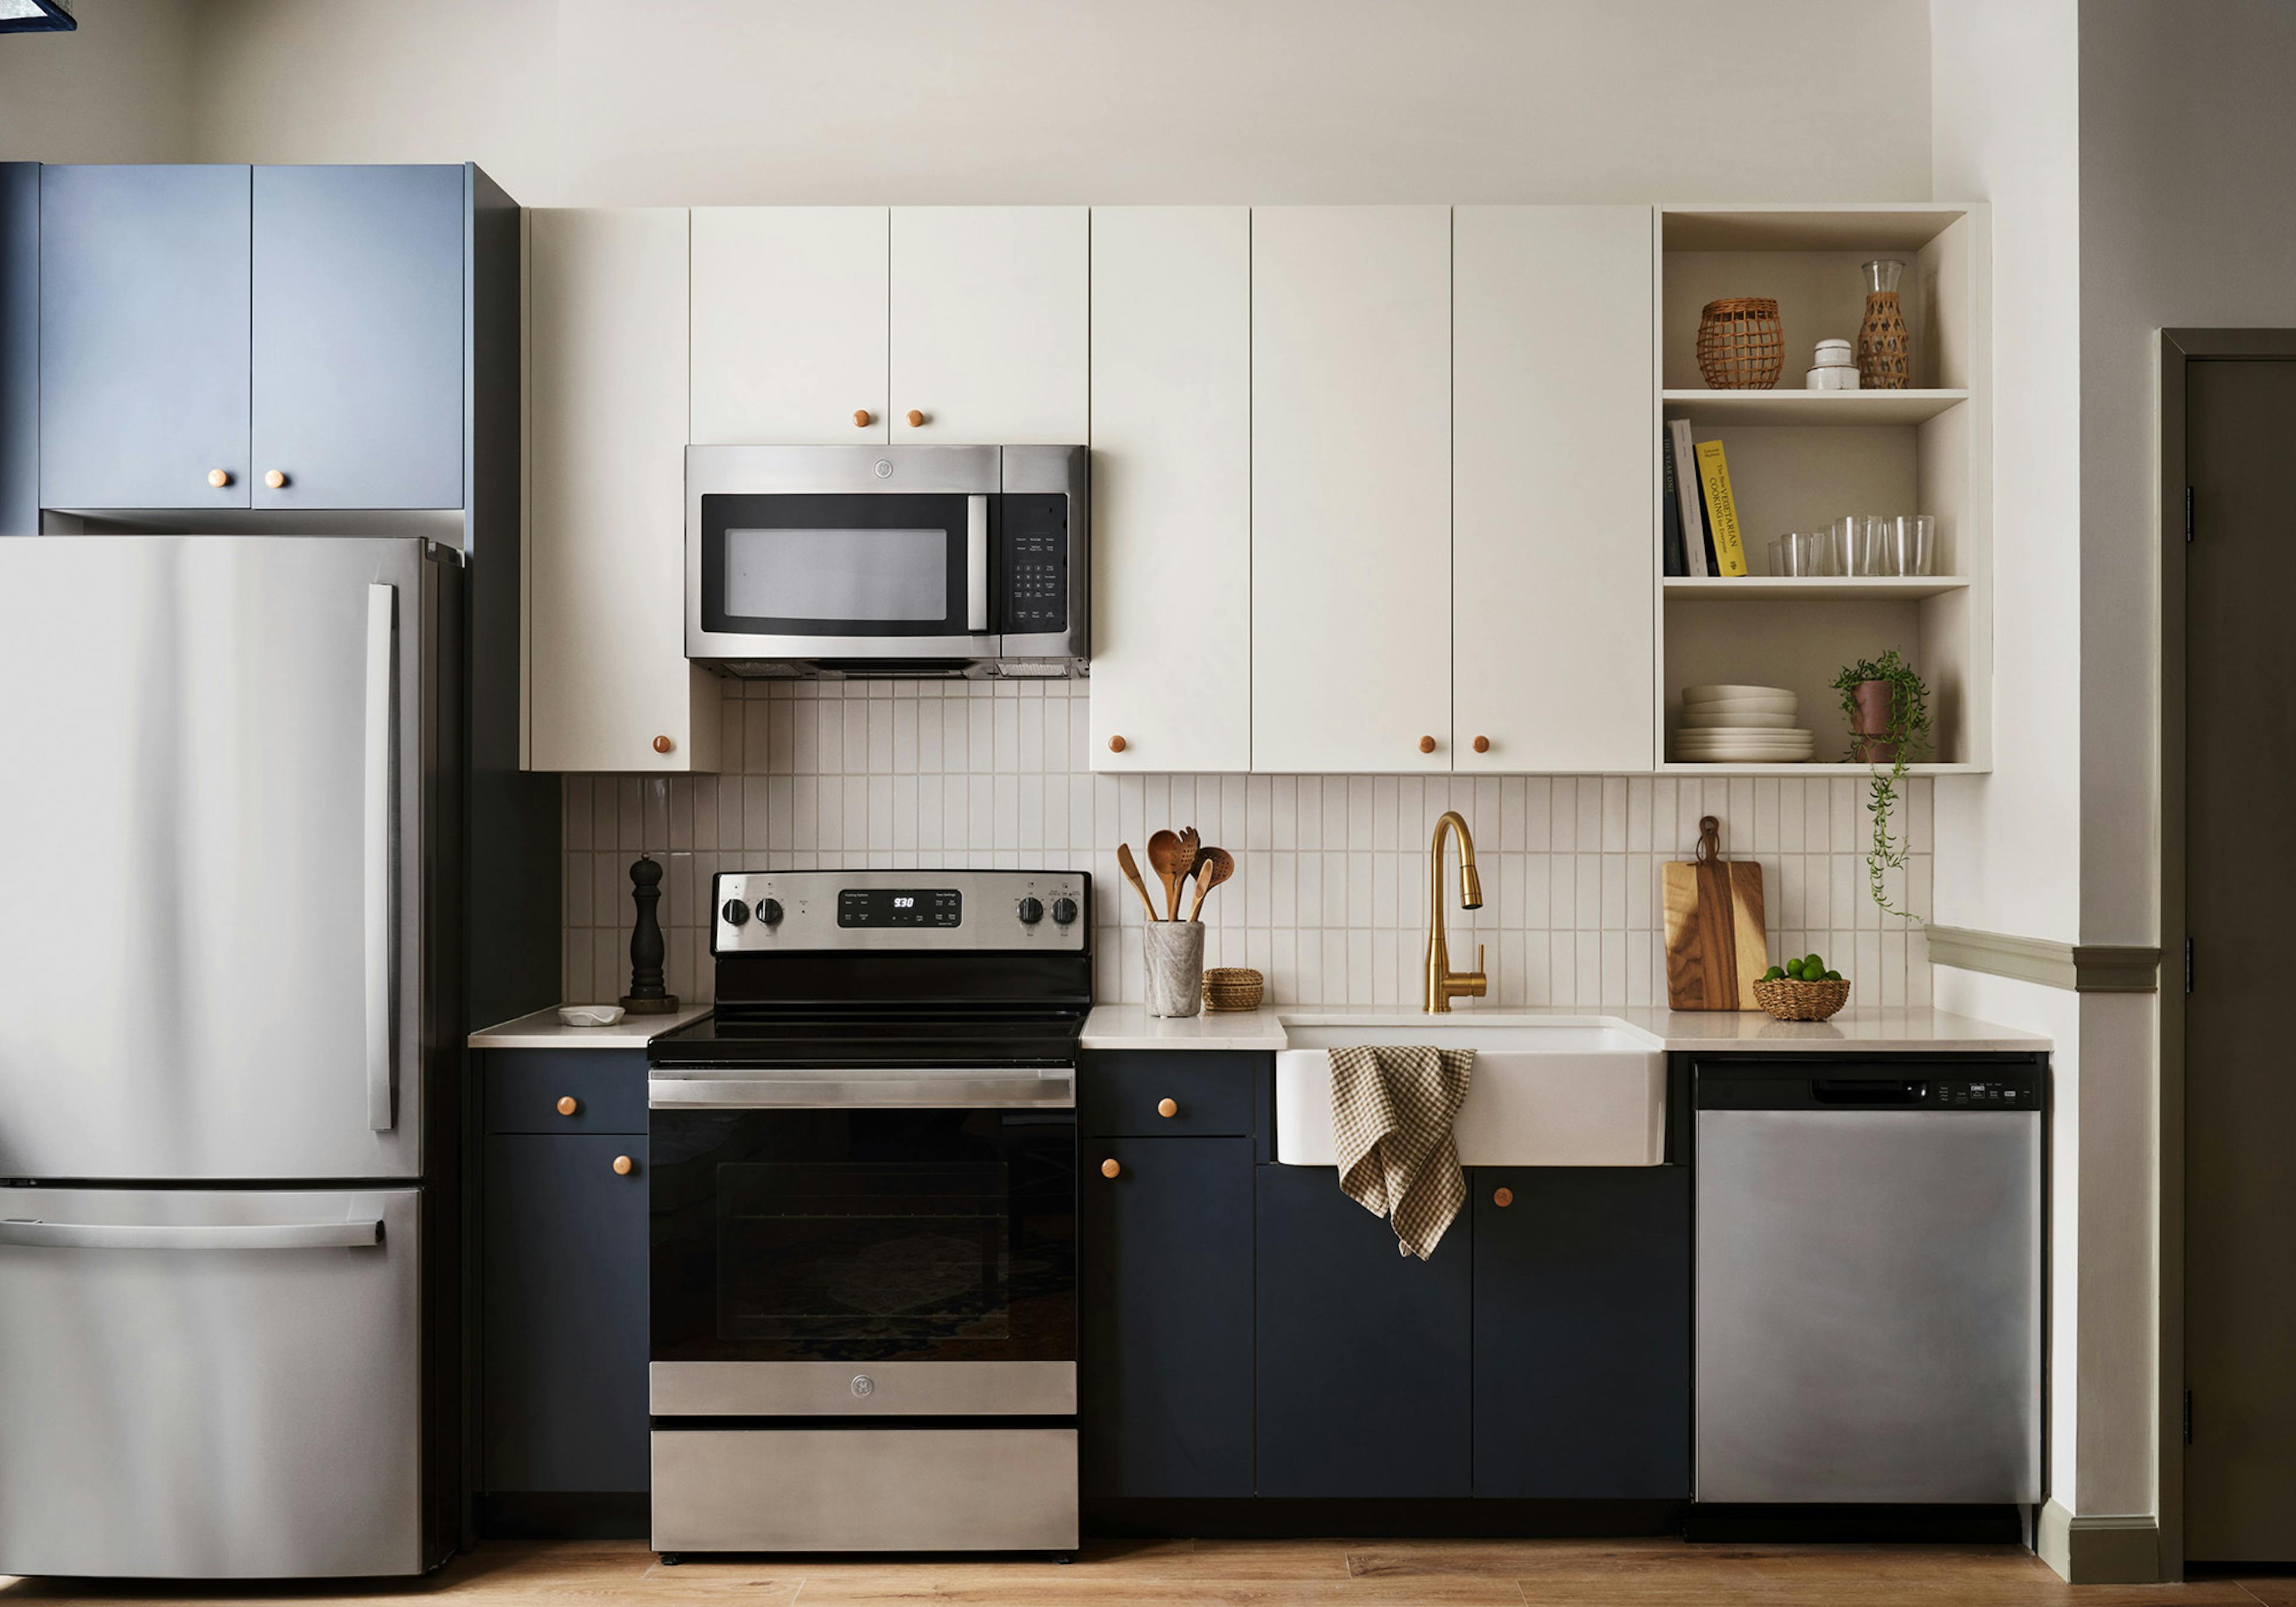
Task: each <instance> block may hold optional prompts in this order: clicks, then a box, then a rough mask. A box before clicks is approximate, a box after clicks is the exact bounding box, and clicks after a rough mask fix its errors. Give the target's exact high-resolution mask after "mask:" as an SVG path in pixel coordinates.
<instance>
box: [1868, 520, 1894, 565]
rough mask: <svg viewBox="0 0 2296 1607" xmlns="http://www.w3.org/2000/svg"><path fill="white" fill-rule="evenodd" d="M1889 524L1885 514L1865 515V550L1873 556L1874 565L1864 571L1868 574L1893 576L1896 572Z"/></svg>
mask: <svg viewBox="0 0 2296 1607" xmlns="http://www.w3.org/2000/svg"><path fill="white" fill-rule="evenodd" d="M1864 523H1865V526H1866V537H1865V540H1866V551H1867V552H1868V553H1872V554H1873V564H1874V567H1873V568H1872V569H1871V570H1867V571H1866V572H1867V573H1868V574H1874V575H1894V574H1896V573H1897V572H1898V555H1897V552H1896V549H1895V548H1894V547H1893V546H1892V545H1891V544H1890V520H1889V518H1888V516H1887V515H1885V514H1881V513H1868V514H1866V518H1865V521H1864Z"/></svg>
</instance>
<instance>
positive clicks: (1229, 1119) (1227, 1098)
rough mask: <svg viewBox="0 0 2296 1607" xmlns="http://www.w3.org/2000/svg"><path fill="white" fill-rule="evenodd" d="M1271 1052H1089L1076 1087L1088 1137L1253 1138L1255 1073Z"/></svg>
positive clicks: (1079, 1116)
mask: <svg viewBox="0 0 2296 1607" xmlns="http://www.w3.org/2000/svg"><path fill="white" fill-rule="evenodd" d="M1266 1061H1267V1056H1266V1055H1264V1054H1222V1053H1213V1052H1204V1053H1198V1052H1194V1051H1189V1050H1182V1051H1179V1052H1177V1053H1174V1052H1169V1051H1165V1050H1141V1051H1128V1050H1109V1051H1103V1052H1101V1053H1099V1054H1088V1055H1087V1056H1086V1057H1085V1062H1084V1068H1083V1070H1082V1072H1081V1074H1080V1076H1079V1079H1078V1082H1079V1086H1078V1089H1077V1119H1078V1126H1079V1128H1080V1130H1081V1131H1082V1132H1083V1134H1084V1136H1086V1137H1087V1138H1177V1137H1183V1136H1190V1137H1217V1138H1249V1137H1250V1136H1251V1106H1252V1095H1253V1089H1254V1085H1255V1080H1256V1078H1257V1077H1258V1075H1259V1069H1260V1067H1261V1065H1262V1064H1263V1063H1264V1062H1266ZM1166 1100H1169V1101H1170V1102H1171V1103H1172V1113H1171V1114H1170V1115H1169V1116H1167V1115H1165V1114H1164V1113H1163V1111H1162V1105H1163V1103H1164V1102H1165V1101H1166Z"/></svg>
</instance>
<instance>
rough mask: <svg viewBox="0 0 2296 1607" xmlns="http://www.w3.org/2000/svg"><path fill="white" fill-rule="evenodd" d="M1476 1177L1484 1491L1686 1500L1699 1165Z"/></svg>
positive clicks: (1479, 1439)
mask: <svg viewBox="0 0 2296 1607" xmlns="http://www.w3.org/2000/svg"><path fill="white" fill-rule="evenodd" d="M1467 1182H1468V1191H1469V1195H1468V1197H1469V1198H1470V1200H1471V1201H1472V1202H1473V1210H1474V1217H1475V1253H1474V1267H1475V1360H1474V1374H1475V1494H1477V1495H1478V1496H1554V1497H1566V1498H1579V1499H1609V1500H1672V1501H1685V1500H1688V1499H1689V1497H1690V1186H1689V1185H1690V1173H1689V1169H1688V1168H1685V1167H1673V1166H1668V1167H1631V1168H1630V1167H1618V1168H1612V1167H1583V1168H1582V1167H1522V1168H1495V1167H1482V1168H1477V1169H1476V1170H1474V1171H1472V1172H1471V1173H1469V1174H1468V1178H1467ZM1502 1199H1504V1200H1505V1201H1506V1203H1505V1204H1504V1205H1502V1204H1500V1203H1499V1201H1501V1200H1502Z"/></svg>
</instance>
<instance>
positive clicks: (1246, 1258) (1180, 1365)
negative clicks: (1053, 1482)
mask: <svg viewBox="0 0 2296 1607" xmlns="http://www.w3.org/2000/svg"><path fill="white" fill-rule="evenodd" d="M1083 1160H1084V1165H1083V1167H1082V1168H1080V1171H1081V1174H1082V1178H1081V1182H1080V1184H1079V1185H1078V1186H1079V1187H1080V1189H1081V1190H1082V1193H1083V1196H1084V1197H1083V1200H1082V1201H1081V1203H1080V1209H1079V1212H1078V1215H1079V1218H1080V1222H1079V1226H1080V1230H1081V1237H1082V1242H1083V1251H1084V1253H1083V1255H1082V1256H1081V1257H1080V1258H1079V1260H1080V1263H1081V1265H1080V1268H1079V1272H1080V1279H1081V1283H1080V1288H1079V1291H1078V1292H1079V1294H1080V1296H1081V1299H1082V1301H1083V1308H1084V1316H1083V1323H1082V1333H1083V1342H1082V1346H1081V1349H1079V1351H1078V1385H1079V1389H1078V1397H1079V1398H1078V1416H1079V1423H1080V1427H1081V1439H1082V1445H1081V1455H1082V1457H1083V1482H1084V1493H1085V1494H1086V1495H1087V1496H1249V1495H1251V1366H1252V1354H1251V1295H1252V1291H1251V1140H1250V1139H1249V1138H1107V1139H1093V1138H1087V1139H1086V1140H1085V1141H1084V1152H1083ZM1107 1160H1114V1161H1115V1162H1116V1163H1117V1166H1118V1168H1119V1169H1118V1172H1117V1175H1116V1176H1115V1177H1107V1176H1105V1175H1104V1173H1103V1169H1102V1163H1103V1161H1107Z"/></svg>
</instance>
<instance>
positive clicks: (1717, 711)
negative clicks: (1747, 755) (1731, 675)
mask: <svg viewBox="0 0 2296 1607" xmlns="http://www.w3.org/2000/svg"><path fill="white" fill-rule="evenodd" d="M1714 726H1736V727H1738V728H1740V729H1742V730H1746V731H1791V730H1792V729H1793V728H1794V712H1793V710H1792V709H1724V708H1721V707H1719V706H1718V705H1716V704H1713V703H1693V704H1692V705H1691V706H1690V707H1689V708H1687V709H1684V710H1683V711H1682V728H1683V729H1684V730H1685V731H1697V730H1701V729H1706V728H1710V727H1714Z"/></svg>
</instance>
